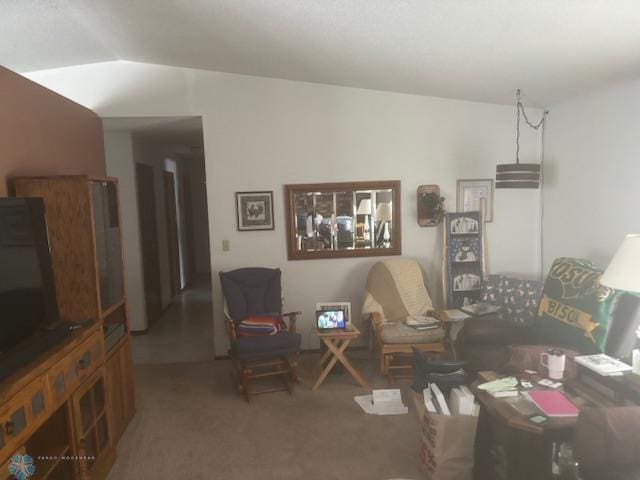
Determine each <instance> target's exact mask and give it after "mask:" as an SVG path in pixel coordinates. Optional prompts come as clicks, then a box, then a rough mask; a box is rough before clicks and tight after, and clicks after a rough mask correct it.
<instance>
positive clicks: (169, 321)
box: [132, 277, 214, 365]
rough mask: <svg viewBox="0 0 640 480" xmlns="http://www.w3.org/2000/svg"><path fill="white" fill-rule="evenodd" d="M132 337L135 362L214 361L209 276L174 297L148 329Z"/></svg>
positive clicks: (138, 363)
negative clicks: (142, 333)
mask: <svg viewBox="0 0 640 480" xmlns="http://www.w3.org/2000/svg"><path fill="white" fill-rule="evenodd" d="M132 338H133V363H134V364H136V365H142V364H162V363H185V362H210V361H213V359H214V351H213V308H212V298H211V281H210V279H209V278H208V277H201V278H199V279H198V281H197V282H196V284H195V285H194V286H192V287H188V288H186V289H185V290H184V291H183V292H182V293H181V294H180V295H178V296H177V297H176V298H175V299H174V301H173V303H172V304H171V306H170V307H169V308H168V309H167V310H166V311H165V312H164V314H163V315H162V316H161V317H160V319H159V320H158V321H157V322H156V323H155V324H154V325H152V326H151V328H150V329H149V331H148V333H146V334H144V335H134V336H133V337H132Z"/></svg>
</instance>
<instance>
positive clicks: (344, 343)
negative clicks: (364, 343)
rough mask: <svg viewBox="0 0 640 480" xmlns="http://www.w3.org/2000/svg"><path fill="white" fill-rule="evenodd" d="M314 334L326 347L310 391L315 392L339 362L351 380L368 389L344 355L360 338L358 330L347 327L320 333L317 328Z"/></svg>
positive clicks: (353, 327)
mask: <svg viewBox="0 0 640 480" xmlns="http://www.w3.org/2000/svg"><path fill="white" fill-rule="evenodd" d="M313 331H314V333H315V334H316V335H317V336H318V338H320V340H322V342H323V343H324V344H325V345H326V346H327V350H326V351H325V352H324V354H323V355H322V357H320V361H319V362H318V366H319V367H320V375H319V376H318V379H317V380H316V382H315V384H314V385H313V388H312V389H311V390H316V389H317V388H318V387H319V386H320V385H321V384H322V382H324V380H325V378H327V375H329V372H330V371H331V369H332V368H333V367H334V366H335V364H336V363H337V362H338V361H339V362H340V363H341V364H342V365H343V366H344V368H346V370H347V371H348V372H349V373H350V374H351V376H352V377H353V379H354V380H355V381H356V382H357V383H358V384H359V385H360V386H361V387H365V388H370V387H369V384H368V383H367V382H366V381H365V380H364V379H363V378H362V375H360V373H359V372H358V371H357V370H356V369H355V368H354V367H353V365H351V362H350V361H349V359H348V358H347V357H346V355H345V350H346V349H347V347H348V346H349V344H350V343H351V342H352V341H353V340H355V339H356V338H358V337H359V336H360V330H358V329H357V328H356V327H355V326H353V325H352V326H350V327H347V328H346V329H345V330H329V331H320V330H318V329H317V328H314V329H313Z"/></svg>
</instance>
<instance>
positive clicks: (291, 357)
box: [220, 268, 301, 401]
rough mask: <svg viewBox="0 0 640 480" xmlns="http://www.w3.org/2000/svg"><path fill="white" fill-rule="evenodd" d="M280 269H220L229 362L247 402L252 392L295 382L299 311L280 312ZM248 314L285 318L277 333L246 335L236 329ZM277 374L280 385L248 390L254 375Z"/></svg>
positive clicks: (266, 375) (285, 385)
mask: <svg viewBox="0 0 640 480" xmlns="http://www.w3.org/2000/svg"><path fill="white" fill-rule="evenodd" d="M280 278H281V272H280V269H270V268H240V269H237V270H233V271H230V272H220V282H221V284H222V292H223V295H224V297H225V317H226V320H225V323H226V330H227V335H228V337H229V342H230V349H229V356H230V357H231V362H232V364H233V373H234V377H235V379H236V381H237V384H238V391H239V392H240V393H241V394H244V396H245V398H246V399H247V401H250V399H251V396H252V395H256V394H261V393H269V392H278V391H283V390H286V391H288V392H289V393H292V391H293V383H295V382H297V373H296V368H297V362H298V355H299V352H300V344H301V336H300V334H299V333H296V317H297V315H299V313H300V312H291V313H283V312H282V295H281V293H282V290H281V285H280ZM250 317H254V318H255V317H272V318H275V319H276V321H277V322H278V323H280V322H281V319H284V318H288V319H289V324H288V325H286V324H284V322H283V320H282V324H281V326H282V329H281V330H280V331H278V332H277V333H274V334H270V335H257V336H254V335H251V336H247V335H246V334H243V332H242V331H240V328H239V327H240V326H241V322H243V320H246V319H248V318H250ZM272 376H276V377H280V379H281V380H282V382H283V386H282V387H273V388H267V389H262V390H256V391H254V390H252V389H251V387H250V383H251V381H252V380H253V379H256V378H265V377H272Z"/></svg>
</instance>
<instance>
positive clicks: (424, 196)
mask: <svg viewBox="0 0 640 480" xmlns="http://www.w3.org/2000/svg"><path fill="white" fill-rule="evenodd" d="M417 197H418V225H420V226H421V227H435V226H436V225H438V224H439V223H440V222H441V221H442V217H443V216H444V214H445V208H444V197H441V196H440V187H439V186H438V185H420V186H419V187H418V195H417Z"/></svg>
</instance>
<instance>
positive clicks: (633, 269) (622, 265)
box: [600, 234, 640, 293]
mask: <svg viewBox="0 0 640 480" xmlns="http://www.w3.org/2000/svg"><path fill="white" fill-rule="evenodd" d="M600 283H601V284H602V285H604V286H606V287H609V288H613V289H615V290H624V291H627V292H636V293H637V292H640V235H638V234H634V235H627V237H626V238H625V239H624V241H623V242H622V245H620V248H618V251H617V252H616V253H615V255H614V256H613V259H612V260H611V262H610V263H609V266H608V267H607V269H606V270H605V271H604V273H603V274H602V277H601V278H600Z"/></svg>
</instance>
